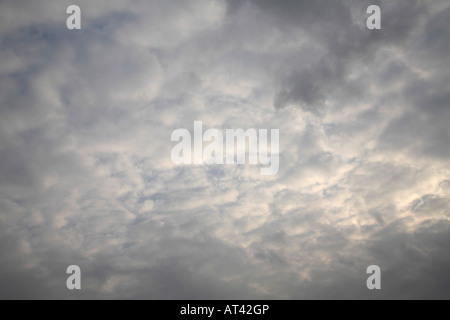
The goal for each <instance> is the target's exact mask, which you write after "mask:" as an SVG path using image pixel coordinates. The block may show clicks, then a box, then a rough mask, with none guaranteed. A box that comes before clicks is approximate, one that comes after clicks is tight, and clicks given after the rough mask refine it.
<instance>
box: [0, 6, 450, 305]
mask: <svg viewBox="0 0 450 320" xmlns="http://www.w3.org/2000/svg"><path fill="white" fill-rule="evenodd" d="M37 3H39V4H40V5H38V4H37ZM374 3H378V4H380V6H381V7H382V30H380V31H373V32H372V31H369V30H367V29H366V28H365V20H366V17H367V15H366V14H365V9H366V8H367V6H368V5H370V4H374ZM68 4H69V3H68V2H65V1H62V2H58V3H57V4H56V3H53V2H50V1H42V2H36V1H27V2H24V4H21V5H19V4H18V3H17V2H16V1H2V2H1V4H0V55H1V56H2V59H0V60H1V61H0V252H1V254H0V283H1V286H0V288H1V289H0V298H2V299H17V298H26V299H52V298H56V299H79V298H85V299H314V298H326V299H334V298H337V299H352V298H354V299H416V298H436V299H448V297H449V291H448V287H449V286H448V272H447V271H446V270H448V269H449V261H448V259H447V258H446V257H447V256H448V254H447V251H448V245H449V243H448V241H449V239H448V234H449V226H448V219H449V208H450V207H449V197H450V193H449V190H450V188H449V181H450V178H449V176H448V172H449V171H448V169H449V168H448V157H449V154H448V150H450V148H448V141H450V136H449V130H448V119H449V117H450V115H449V113H448V103H449V98H450V97H449V93H448V92H449V87H448V79H449V73H448V71H447V69H448V68H446V67H447V63H448V59H449V57H448V54H447V52H448V41H447V38H448V34H449V27H448V26H447V23H446V22H447V21H448V19H447V18H448V15H449V12H450V11H449V8H448V2H447V1H419V0H417V1H396V2H392V1H277V2H275V1H265V0H264V1H250V0H249V1H232V0H230V1H214V2H212V1H207V0H193V1H187V2H183V4H181V3H178V2H170V3H169V2H166V1H152V2H148V1H133V5H131V3H130V2H129V1H116V2H114V4H111V3H110V2H108V1H81V2H80V3H79V5H80V6H81V7H82V12H83V13H82V15H83V16H82V19H83V20H82V21H83V24H82V26H83V27H82V30H80V31H76V32H75V31H74V32H72V31H69V30H67V29H66V27H65V18H66V14H65V9H66V7H67V5H68ZM11 13H14V14H13V15H11ZM12 16H14V17H15V19H13V20H12V19H11V17H12ZM194 120H202V121H203V124H204V127H205V128H219V129H227V128H243V129H248V128H261V129H263V128H266V129H269V128H279V129H280V171H279V174H278V175H276V176H273V177H261V176H260V175H259V170H258V168H256V167H253V166H244V165H243V166H211V167H207V166H175V165H174V164H173V163H172V162H171V159H170V151H171V148H172V146H173V144H172V143H171V141H170V134H171V132H172V131H173V130H175V129H177V128H186V129H188V130H191V131H192V128H193V121H194ZM71 264H78V265H79V266H80V267H81V268H82V288H83V289H82V290H81V291H80V292H76V291H69V290H67V289H66V287H65V281H66V279H67V275H66V274H65V270H66V268H67V266H68V265H71ZM371 264H377V265H379V266H380V267H381V269H382V288H383V289H382V290H381V291H379V292H372V291H369V290H367V288H366V286H365V283H366V279H367V275H366V273H365V271H366V268H367V266H369V265H371Z"/></svg>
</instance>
